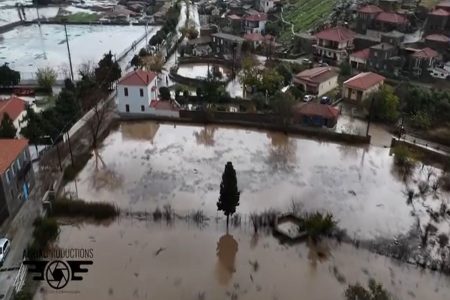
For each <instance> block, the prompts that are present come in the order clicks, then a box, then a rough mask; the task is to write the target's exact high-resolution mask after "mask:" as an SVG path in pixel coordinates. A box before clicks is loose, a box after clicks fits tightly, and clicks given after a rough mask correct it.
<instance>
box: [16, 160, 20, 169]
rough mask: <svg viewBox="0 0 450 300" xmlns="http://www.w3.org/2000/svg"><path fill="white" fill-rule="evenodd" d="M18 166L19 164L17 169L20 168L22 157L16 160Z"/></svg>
mask: <svg viewBox="0 0 450 300" xmlns="http://www.w3.org/2000/svg"><path fill="white" fill-rule="evenodd" d="M16 166H17V170H20V159H17V160H16Z"/></svg>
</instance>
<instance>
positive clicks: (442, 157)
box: [391, 138, 450, 166]
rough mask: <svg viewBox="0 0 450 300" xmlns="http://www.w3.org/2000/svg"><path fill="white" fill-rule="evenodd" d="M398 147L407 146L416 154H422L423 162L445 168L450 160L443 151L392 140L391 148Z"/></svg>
mask: <svg viewBox="0 0 450 300" xmlns="http://www.w3.org/2000/svg"><path fill="white" fill-rule="evenodd" d="M396 145H402V146H405V147H407V148H409V149H412V150H413V151H414V152H417V153H420V154H422V155H423V157H422V159H421V160H422V161H424V162H429V163H437V164H440V165H443V166H445V165H446V164H447V163H448V162H449V160H450V155H449V154H447V153H444V152H442V151H438V150H435V149H432V148H428V147H426V146H423V145H419V144H415V143H412V142H409V141H405V140H399V139H397V138H392V141H391V147H392V148H393V147H395V146H396Z"/></svg>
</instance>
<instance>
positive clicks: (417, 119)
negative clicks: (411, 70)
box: [396, 84, 450, 129]
mask: <svg viewBox="0 0 450 300" xmlns="http://www.w3.org/2000/svg"><path fill="white" fill-rule="evenodd" d="M396 92H397V95H398V97H399V99H400V103H401V104H400V107H399V111H400V114H402V115H403V116H404V117H405V121H406V122H408V125H409V126H411V127H414V128H417V129H429V128H431V127H435V126H439V125H442V124H445V123H446V122H449V121H450V93H449V92H448V91H445V90H435V89H426V88H421V87H417V86H412V85H410V84H403V85H400V86H399V87H398V88H397V91H396Z"/></svg>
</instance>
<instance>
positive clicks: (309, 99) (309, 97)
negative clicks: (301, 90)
mask: <svg viewBox="0 0 450 300" xmlns="http://www.w3.org/2000/svg"><path fill="white" fill-rule="evenodd" d="M313 99H314V96H313V95H305V96H304V97H303V101H305V102H309V101H312V100H313Z"/></svg>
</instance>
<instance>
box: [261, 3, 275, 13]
mask: <svg viewBox="0 0 450 300" xmlns="http://www.w3.org/2000/svg"><path fill="white" fill-rule="evenodd" d="M274 6H275V5H274V1H273V0H259V9H260V10H261V11H262V12H265V13H267V12H268V11H269V10H271V9H273V7H274Z"/></svg>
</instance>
